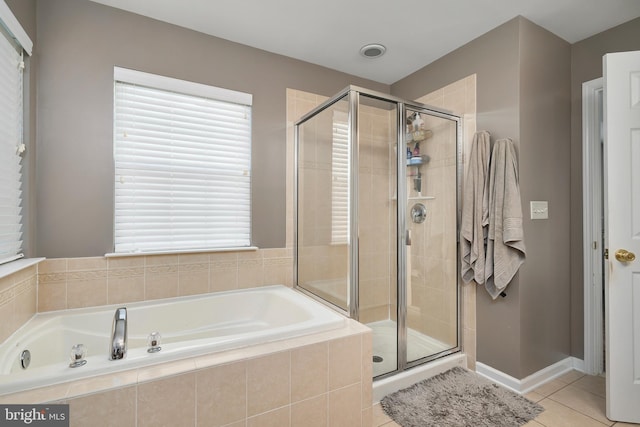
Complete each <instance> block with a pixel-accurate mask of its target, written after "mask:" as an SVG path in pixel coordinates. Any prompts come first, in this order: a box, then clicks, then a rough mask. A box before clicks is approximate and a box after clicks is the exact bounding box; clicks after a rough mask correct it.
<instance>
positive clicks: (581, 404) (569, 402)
mask: <svg viewBox="0 0 640 427" xmlns="http://www.w3.org/2000/svg"><path fill="white" fill-rule="evenodd" d="M548 398H549V399H552V400H555V401H556V402H559V403H562V404H563V405H565V406H568V407H569V408H571V409H575V410H576V411H578V412H581V413H583V414H585V415H588V416H590V417H591V418H594V419H596V420H598V421H600V422H601V423H603V424H609V425H610V424H611V421H609V419H608V418H607V417H606V416H605V413H606V404H605V399H604V397H601V396H598V395H596V394H593V393H591V392H589V391H586V390H583V389H581V388H578V387H575V386H572V385H569V386H567V387H565V388H563V389H561V390H559V391H557V392H555V393H553V394H552V395H550V396H549V397H548Z"/></svg>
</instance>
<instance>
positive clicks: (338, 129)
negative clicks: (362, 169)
mask: <svg viewBox="0 0 640 427" xmlns="http://www.w3.org/2000/svg"><path fill="white" fill-rule="evenodd" d="M331 157H332V159H331V243H333V244H343V243H347V235H348V232H349V123H348V117H347V113H344V112H340V111H334V115H333V139H332V144H331Z"/></svg>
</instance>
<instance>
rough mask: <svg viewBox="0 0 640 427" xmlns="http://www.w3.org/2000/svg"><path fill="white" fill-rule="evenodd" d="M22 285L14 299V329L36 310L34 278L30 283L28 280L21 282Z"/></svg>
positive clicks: (29, 317)
mask: <svg viewBox="0 0 640 427" xmlns="http://www.w3.org/2000/svg"><path fill="white" fill-rule="evenodd" d="M22 285H23V289H22V291H21V292H20V293H18V294H17V295H16V297H15V301H14V310H15V312H14V316H15V318H14V322H15V327H16V329H17V328H19V327H21V326H22V325H23V324H24V323H25V322H27V321H28V320H29V319H31V318H32V317H33V316H34V315H35V314H36V311H37V306H36V305H37V295H36V286H35V279H34V280H33V283H30V281H26V282H23V284H22ZM0 318H2V317H0Z"/></svg>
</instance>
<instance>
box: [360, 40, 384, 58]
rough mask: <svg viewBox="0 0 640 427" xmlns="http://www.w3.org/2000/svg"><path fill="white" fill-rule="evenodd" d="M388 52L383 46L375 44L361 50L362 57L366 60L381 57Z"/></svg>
mask: <svg viewBox="0 0 640 427" xmlns="http://www.w3.org/2000/svg"><path fill="white" fill-rule="evenodd" d="M386 51H387V48H386V47H384V46H383V45H381V44H376V43H373V44H368V45H365V46H362V48H360V55H362V56H364V57H365V58H370V59H373V58H379V57H381V56H382V55H384V53H385V52H386Z"/></svg>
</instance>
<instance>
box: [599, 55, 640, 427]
mask: <svg viewBox="0 0 640 427" xmlns="http://www.w3.org/2000/svg"><path fill="white" fill-rule="evenodd" d="M604 135H605V138H604V141H605V142H604V144H605V149H604V155H605V159H604V166H605V174H604V176H605V191H606V200H607V201H606V203H607V204H606V206H605V234H606V236H605V239H606V244H607V248H608V249H609V259H608V261H607V264H606V266H607V268H606V270H607V271H606V275H607V285H606V287H605V289H606V290H605V311H606V322H605V323H606V337H607V338H606V339H607V357H606V359H607V364H606V365H607V366H606V370H607V417H609V418H610V419H612V420H616V421H627V422H635V423H640V259H636V260H633V258H634V256H633V254H635V255H638V256H640V51H638V52H623V53H611V54H607V55H605V57H604ZM623 251H626V252H623Z"/></svg>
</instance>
